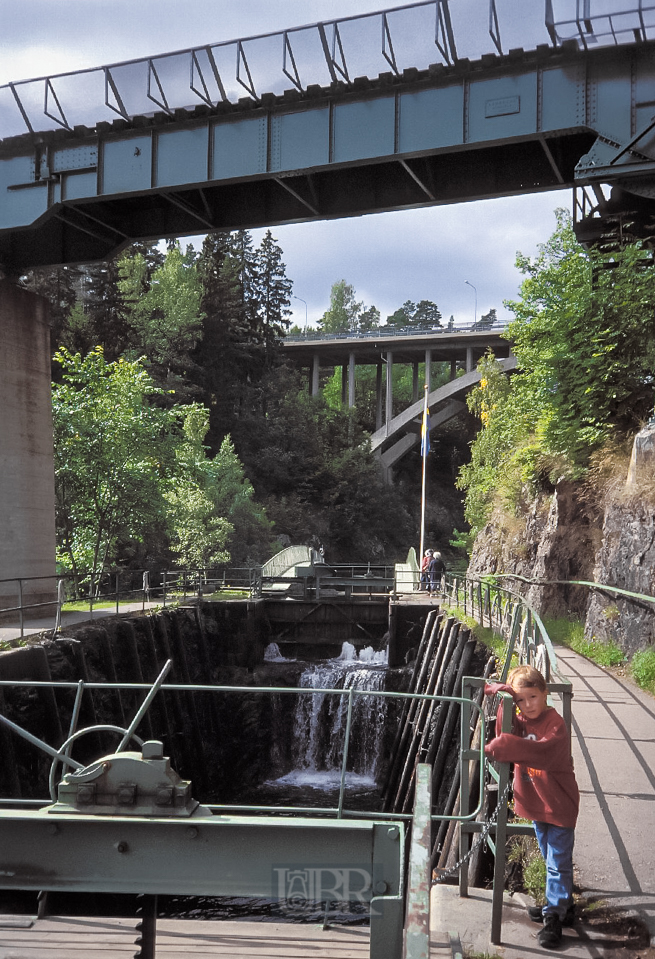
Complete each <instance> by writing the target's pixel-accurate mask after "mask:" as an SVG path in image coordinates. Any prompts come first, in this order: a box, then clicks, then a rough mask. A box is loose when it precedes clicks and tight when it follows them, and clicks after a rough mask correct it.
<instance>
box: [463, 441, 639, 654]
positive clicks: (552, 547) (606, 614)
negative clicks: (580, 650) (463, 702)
mask: <svg viewBox="0 0 655 959" xmlns="http://www.w3.org/2000/svg"><path fill="white" fill-rule="evenodd" d="M469 572H470V573H471V574H473V575H478V576H479V575H484V574H485V573H514V574H517V575H519V576H523V577H525V578H526V579H528V580H531V581H532V582H531V583H521V582H520V581H517V580H514V581H512V588H513V589H514V588H515V589H517V590H518V591H519V592H521V593H522V595H524V596H525V598H526V600H527V601H528V602H529V603H530V604H531V605H532V606H534V608H535V609H536V610H537V611H538V612H539V613H540V614H541V615H545V616H558V617H559V616H566V615H568V614H573V615H575V616H581V617H584V618H585V633H586V635H587V636H588V637H589V638H596V639H598V640H601V641H608V640H612V641H613V642H615V643H617V645H619V646H620V647H621V648H622V649H624V650H625V651H626V652H627V653H632V652H634V651H635V650H636V649H640V648H644V647H645V646H648V645H651V644H653V643H655V604H653V603H649V602H647V601H644V600H640V599H638V598H629V597H617V596H614V595H613V594H611V593H609V592H603V591H602V589H600V590H597V591H596V590H594V591H592V590H590V589H589V588H588V587H584V586H573V585H571V584H570V581H571V580H585V581H589V582H595V583H598V584H605V585H608V586H615V587H619V588H621V589H624V590H628V591H630V592H633V593H639V594H643V595H646V596H655V425H653V426H651V425H649V426H648V427H646V428H645V429H644V430H642V431H641V433H639V434H638V435H637V437H636V438H635V442H634V447H633V455H632V461H631V465H630V470H629V473H628V477H627V481H626V482H625V483H623V482H622V481H619V482H615V483H614V485H613V487H612V488H611V489H608V490H607V492H606V493H605V495H604V496H603V497H600V496H599V498H598V500H597V501H596V502H595V503H594V502H592V503H590V502H589V497H588V493H587V491H585V490H584V489H582V488H581V487H578V486H576V485H575V484H572V483H568V482H562V483H559V484H558V485H557V487H556V488H555V490H554V491H553V492H552V493H550V494H548V495H542V496H540V497H539V498H537V499H535V501H534V502H533V503H532V504H531V506H530V508H529V510H527V511H526V513H525V515H524V517H522V518H521V519H514V520H511V521H508V520H507V519H506V518H502V519H501V518H499V517H496V518H494V520H493V521H492V522H491V523H490V524H489V525H488V526H487V527H486V528H485V529H484V530H483V531H482V533H481V534H480V535H479V536H478V538H477V540H476V543H475V547H474V550H473V553H472V555H471V562H470V566H469Z"/></svg>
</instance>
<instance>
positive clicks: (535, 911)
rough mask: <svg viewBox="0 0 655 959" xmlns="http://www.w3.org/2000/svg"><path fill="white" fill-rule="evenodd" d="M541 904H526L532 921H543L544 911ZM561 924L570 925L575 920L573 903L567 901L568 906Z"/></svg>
mask: <svg viewBox="0 0 655 959" xmlns="http://www.w3.org/2000/svg"><path fill="white" fill-rule="evenodd" d="M543 908H544V907H543V906H528V916H529V917H530V919H531V920H532V921H533V922H543V921H544V913H543ZM561 922H562V925H563V926H572V925H573V923H574V922H575V903H574V902H571V903H569V906H568V908H567V910H566V915H565V916H564V918H563V919H562V920H561Z"/></svg>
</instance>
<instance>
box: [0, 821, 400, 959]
mask: <svg viewBox="0 0 655 959" xmlns="http://www.w3.org/2000/svg"><path fill="white" fill-rule="evenodd" d="M404 846H405V843H404V826H403V824H402V823H394V822H383V823H376V822H370V821H360V820H347V821H344V820H341V821H336V820H316V819H305V818H299V819H280V818H273V817H264V816H262V817H245V816H244V817H237V816H208V817H205V816H198V817H194V818H191V819H185V820H184V821H182V820H177V819H176V820H171V819H165V818H147V819H145V818H128V817H121V816H82V815H76V814H65V813H62V814H58V815H56V816H55V815H51V814H49V813H48V810H47V808H46V809H44V810H39V811H37V812H30V811H25V812H16V811H7V810H6V811H0V849H2V863H1V867H2V868H0V888H2V889H26V890H47V891H51V890H53V891H54V890H67V891H70V892H111V893H118V892H121V893H142V894H148V895H159V894H178V895H217V896H220V895H241V896H253V897H259V896H264V897H267V898H282V899H286V898H289V897H290V896H296V897H298V896H299V897H300V898H304V899H308V900H318V901H324V900H326V899H342V900H344V901H347V902H368V903H370V904H371V951H370V955H371V959H400V954H401V940H402V922H403V900H402V895H403V874H404V862H403V860H404Z"/></svg>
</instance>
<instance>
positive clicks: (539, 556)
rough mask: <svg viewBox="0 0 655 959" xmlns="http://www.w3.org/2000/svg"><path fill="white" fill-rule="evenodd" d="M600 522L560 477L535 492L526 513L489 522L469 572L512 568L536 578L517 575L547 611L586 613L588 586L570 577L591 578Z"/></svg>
mask: <svg viewBox="0 0 655 959" xmlns="http://www.w3.org/2000/svg"><path fill="white" fill-rule="evenodd" d="M599 540H600V534H599V522H598V521H597V519H596V518H595V517H594V515H593V513H592V514H591V515H590V512H589V510H588V508H587V507H586V505H585V504H583V503H582V501H581V497H580V494H579V491H578V490H577V489H576V487H575V485H574V484H572V483H565V482H562V483H559V484H558V485H557V487H556V488H555V490H554V491H553V492H552V493H551V494H549V495H544V496H540V497H538V498H536V499H535V500H534V501H533V503H532V504H531V506H530V508H529V510H528V511H527V512H526V514H525V516H524V518H523V519H521V520H519V519H517V520H516V521H515V522H513V523H510V524H507V523H505V524H504V525H503V526H500V525H499V524H498V523H497V522H496V523H494V522H492V523H490V524H489V525H488V526H487V527H486V528H485V529H484V530H483V531H482V533H481V534H480V535H479V536H478V538H477V540H476V542H475V547H474V550H473V553H472V555H471V563H470V566H469V572H470V573H471V574H472V575H476V576H480V575H484V574H485V573H490V572H493V573H514V574H516V575H518V576H523V577H525V578H526V579H529V580H535V581H536V582H534V583H531V584H527V583H520V581H518V582H517V581H516V580H514V581H513V582H512V588H513V589H514V588H516V589H517V590H518V591H519V592H521V593H522V594H523V595H524V596H525V598H526V600H527V601H528V602H529V603H530V605H531V606H534V608H535V609H536V610H537V611H538V612H539V613H540V614H541V615H545V616H565V615H567V614H568V613H574V614H576V615H581V614H584V612H585V609H586V602H587V590H586V589H585V588H583V587H579V586H571V585H569V584H568V581H569V580H589V579H591V576H592V572H593V568H594V559H595V550H596V544H597V543H598V542H599Z"/></svg>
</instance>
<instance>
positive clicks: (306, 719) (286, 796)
mask: <svg viewBox="0 0 655 959" xmlns="http://www.w3.org/2000/svg"><path fill="white" fill-rule="evenodd" d="M264 661H265V662H266V663H270V664H280V666H281V667H283V665H284V663H289V662H293V660H290V659H288V658H286V657H284V656H283V655H282V654H281V652H280V649H279V647H278V646H277V644H276V643H270V644H269V645H268V647H267V648H266V650H265V653H264ZM299 666H300V667H301V669H302V671H301V673H300V676H299V679H298V688H299V689H307V690H314V691H313V692H307V693H304V694H299V695H298V696H297V697H292V699H295V700H296V701H295V702H293V701H292V702H289V697H288V696H287V695H280V694H276V693H275V692H273V691H272V703H273V716H272V717H271V745H270V753H269V761H270V763H271V771H270V775H269V777H268V778H267V779H265V781H263V782H261V783H260V785H259V786H258V787H256V788H255V789H254V790H253V791H252V792H250V793H249V795H248V796H247V797H244V798H246V799H247V801H248V802H251V803H256V804H262V805H268V804H272V805H273V806H287V805H292V806H300V807H315V808H319V807H325V806H331V807H334V806H336V803H337V799H338V794H339V788H340V784H341V766H342V759H343V750H344V745H345V734H346V722H347V714H348V696H347V695H345V694H344V695H342V696H339V695H337V694H336V693H334V692H332V693H331V692H328V690H336V689H343V690H344V691H347V690H349V689H353V690H362V691H364V692H363V694H362V695H353V711H352V721H351V733H350V739H349V749H348V764H347V774H346V783H345V800H346V806H347V808H349V809H366V810H372V809H377V808H379V805H380V794H379V791H380V785H381V784H380V781H379V780H380V779H381V778H383V769H382V768H381V766H382V762H383V755H384V744H385V738H386V737H385V724H387V722H388V717H389V715H391V714H390V709H391V710H393V706H391V707H390V706H389V700H388V699H387V698H386V697H384V696H375V695H374V693H375V692H376V691H380V690H384V689H385V685H386V680H387V674H388V654H387V652H386V650H385V651H381V652H376V651H375V650H373V648H372V647H367V648H365V649H361V650H360V651H359V653H358V652H357V650H356V649H355V646H354V645H353V644H352V643H344V644H343V647H342V650H341V654H340V655H339V656H338V657H336V658H335V659H330V660H327V661H325V660H324V661H321V662H314V663H306V664H305V665H304V668H302V666H303V664H302V663H300V664H299ZM273 689H274V687H273V688H272V690H273ZM369 693H370V695H368V694H369ZM276 712H277V714H278V715H277V716H275V713H276ZM285 720H286V721H285ZM282 730H286V731H287V733H288V736H289V742H288V744H284V745H285V747H286V748H279V747H280V746H281V744H279V743H278V742H276V740H277V739H278V738H280V737H282V738H283V733H282ZM286 896H287V898H280V899H273V898H272V899H247V898H243V897H232V898H229V897H222V898H220V899H217V898H211V899H208V898H201V899H194V900H193V901H191V900H188V899H186V898H184V897H172V899H171V901H170V903H169V904H168V907H167V909H168V911H167V915H169V916H171V917H174V918H181V917H185V916H189V917H191V918H200V917H201V918H205V919H240V920H243V919H248V920H250V921H259V922H279V921H284V922H301V923H303V922H309V923H318V922H325V921H327V920H329V921H330V923H336V924H339V925H362V924H368V912H369V909H368V903H366V902H342V901H339V900H338V899H332V898H331V899H330V900H329V901H323V900H321V901H311V900H308V901H305V900H304V899H303V895H301V896H300V897H299V898H298V897H297V896H296V890H295V889H293V888H289V889H287V890H286Z"/></svg>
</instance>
